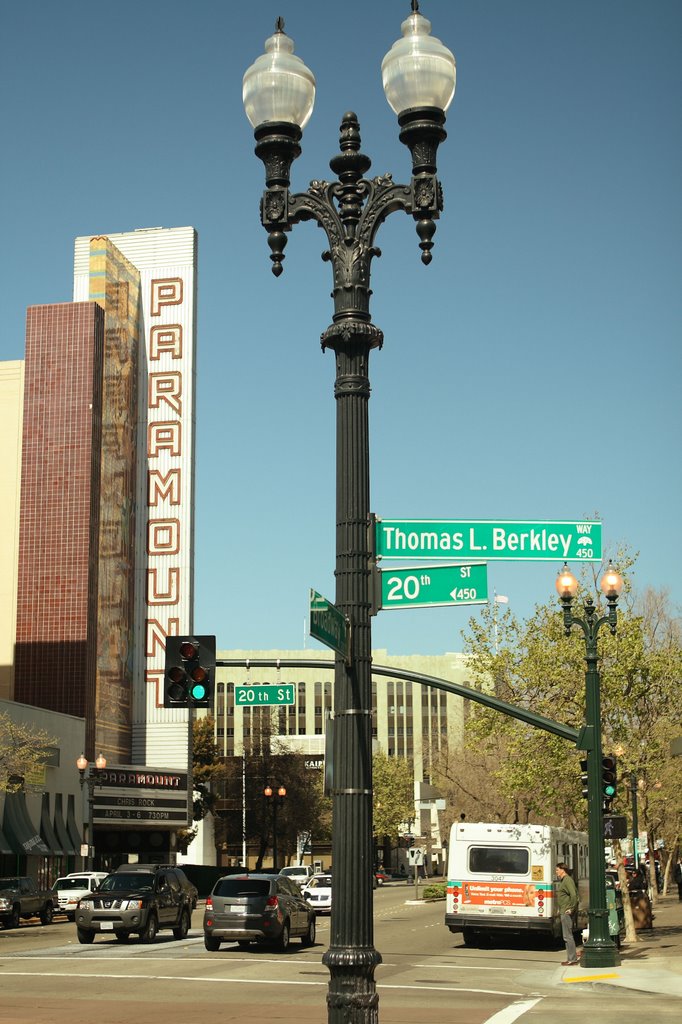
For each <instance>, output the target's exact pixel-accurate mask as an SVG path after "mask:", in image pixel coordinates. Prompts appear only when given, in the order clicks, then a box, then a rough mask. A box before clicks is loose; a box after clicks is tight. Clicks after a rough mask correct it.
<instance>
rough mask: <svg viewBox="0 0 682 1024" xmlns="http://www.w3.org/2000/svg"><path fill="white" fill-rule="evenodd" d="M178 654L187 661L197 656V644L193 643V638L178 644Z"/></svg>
mask: <svg viewBox="0 0 682 1024" xmlns="http://www.w3.org/2000/svg"><path fill="white" fill-rule="evenodd" d="M180 654H181V655H182V657H183V658H186V659H187V661H192V660H193V659H194V658H198V656H199V644H197V643H195V642H194V640H185V641H183V643H181V644H180Z"/></svg>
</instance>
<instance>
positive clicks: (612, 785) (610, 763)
mask: <svg viewBox="0 0 682 1024" xmlns="http://www.w3.org/2000/svg"><path fill="white" fill-rule="evenodd" d="M601 795H602V800H603V801H604V805H605V808H606V810H607V811H608V810H609V809H610V807H611V801H612V800H613V798H614V797H615V795H616V759H615V757H612V756H611V755H610V754H608V755H607V756H605V757H602V759H601Z"/></svg>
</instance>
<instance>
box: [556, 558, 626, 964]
mask: <svg viewBox="0 0 682 1024" xmlns="http://www.w3.org/2000/svg"><path fill="white" fill-rule="evenodd" d="M600 587H601V590H602V592H603V594H604V596H605V597H606V602H607V605H608V612H607V614H606V615H599V612H598V609H597V607H596V606H595V604H594V601H593V600H592V598H591V597H588V598H587V599H586V600H585V602H584V605H583V607H584V611H585V615H584V617H583V618H580V617H579V616H577V615H574V614H573V612H572V610H571V608H572V604H573V600H574V598H575V596H576V594H577V593H578V581H577V579H576V578H575V576H574V575H573V573H572V572H571V571H570V569H569V568H568V565H567V564H566V563H564V567H563V569H562V570H561V571H560V573H559V574H558V576H557V580H556V589H557V592H558V594H559V599H560V601H561V606H562V608H563V613H564V628H565V632H566V636H568V635H569V634H570V632H571V628H572V627H573V626H579V627H580V628H581V629H582V631H583V634H584V636H585V661H586V664H587V670H586V672H585V729H584V733H585V736H586V740H585V743H586V744H587V794H588V796H587V833H588V844H589V853H588V860H589V870H590V889H589V892H590V906H589V910H588V921H589V930H590V934H589V938H588V940H587V942H585V944H584V946H583V955H582V957H581V960H580V965H581V967H617V966H618V964H620V957H619V955H618V950H617V948H616V944H615V943H614V941H613V939H612V938H611V936H610V934H609V912H608V908H607V905H606V870H605V864H604V809H603V806H602V787H601V766H602V736H601V693H600V680H599V670H598V668H597V636H598V633H599V630H600V629H601V627H602V626H603V625H608V627H609V629H610V630H611V633H612V634H613V635H614V636H615V633H616V625H617V622H618V612H617V610H616V607H617V605H618V595H619V594H620V592H621V590H622V589H623V578H622V576H621V575H620V573H619V572H617V571H616V570H615V569H614V567H613V566H612V564H611V562H609V564H608V568H607V570H606V572H605V573H604V574H603V575H602V578H601V581H600Z"/></svg>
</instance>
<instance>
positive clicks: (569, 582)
mask: <svg viewBox="0 0 682 1024" xmlns="http://www.w3.org/2000/svg"><path fill="white" fill-rule="evenodd" d="M554 585H555V587H556V590H557V593H558V595H559V597H560V598H562V599H563V600H570V601H572V600H573V598H574V597H575V595H576V594H577V593H578V581H577V579H576V578H575V576H574V575H573V573H572V572H571V570H570V569H569V567H568V563H567V562H564V564H563V567H562V568H561V569H560V570H559V572H558V574H557V578H556V582H555V584H554ZM599 587H600V589H601V592H602V593H603V594H604V596H605V597H606V598H609V599H611V600H613V599H614V598H617V597H618V595H619V594H620V592H621V590H622V589H623V577H622V576H621V574H620V573H619V572H618V570H617V569H616V568H615V567H614V565H613V563H612V562H611V561H610V560H609V564H608V565H607V567H606V569H605V571H604V573H603V574H602V578H601V580H600V581H599Z"/></svg>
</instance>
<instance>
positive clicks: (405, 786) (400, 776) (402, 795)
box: [372, 750, 414, 841]
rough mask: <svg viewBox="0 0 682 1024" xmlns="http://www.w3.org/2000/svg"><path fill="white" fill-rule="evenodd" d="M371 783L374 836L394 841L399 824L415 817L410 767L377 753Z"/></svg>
mask: <svg viewBox="0 0 682 1024" xmlns="http://www.w3.org/2000/svg"><path fill="white" fill-rule="evenodd" d="M372 779H373V789H374V805H373V831H374V835H375V836H382V837H383V836H388V837H389V838H390V839H393V840H396V841H397V839H398V832H399V829H400V826H401V824H403V823H404V822H407V821H410V820H411V819H412V818H413V817H414V773H413V767H412V764H411V763H410V762H409V761H406V760H405V759H404V758H401V757H389V756H388V754H386V753H385V752H384V751H383V750H377V751H376V753H375V754H374V755H373V757H372Z"/></svg>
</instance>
